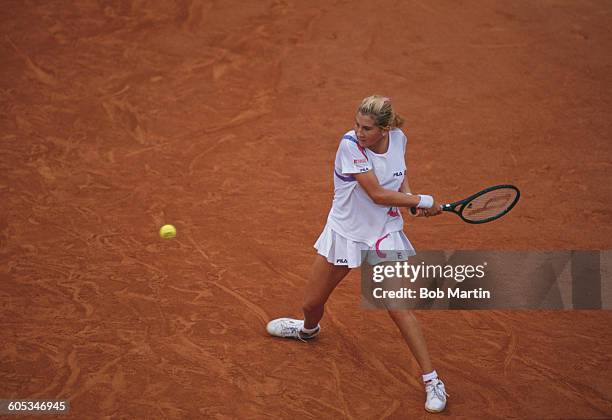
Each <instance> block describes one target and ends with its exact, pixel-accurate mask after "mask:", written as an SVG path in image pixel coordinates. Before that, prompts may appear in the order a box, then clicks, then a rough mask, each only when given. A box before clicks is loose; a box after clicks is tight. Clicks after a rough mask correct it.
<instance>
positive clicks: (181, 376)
mask: <svg viewBox="0 0 612 420" xmlns="http://www.w3.org/2000/svg"><path fill="white" fill-rule="evenodd" d="M2 9H3V10H2V12H0V25H1V26H0V27H1V28H2V29H1V31H2V37H1V39H0V58H1V63H2V64H1V66H0V72H1V77H0V89H1V107H2V113H1V114H0V118H1V120H0V125H1V127H2V130H1V133H0V136H1V140H2V141H1V143H0V152H1V160H0V174H1V175H0V198H1V200H2V206H0V209H1V213H0V259H1V261H2V262H1V265H0V274H1V276H2V281H1V282H0V317H1V318H0V319H1V326H2V344H1V345H0V376H1V378H2V380H1V381H0V399H62V400H68V401H69V402H70V406H71V411H70V414H69V415H68V416H65V418H81V419H82V418H109V419H110V418H113V419H128V418H129V419H132V418H140V419H145V418H169V419H170V418H192V419H193V418H212V419H235V418H283V419H296V418H313V419H320V418H326V419H327V418H329V419H331V418H347V419H383V418H389V419H400V418H408V419H410V418H423V417H433V415H429V414H427V413H426V412H425V411H424V410H423V402H424V397H423V390H422V384H421V382H420V373H421V372H420V371H419V369H418V366H417V364H416V362H415V361H414V359H413V358H412V356H411V355H410V353H409V351H408V348H407V347H406V345H405V344H404V343H403V342H402V340H401V336H400V334H399V332H398V331H397V329H396V328H395V326H394V324H393V323H392V321H391V320H390V319H389V317H388V315H387V314H386V313H385V312H383V311H365V310H363V309H362V308H361V307H360V301H359V272H358V271H354V272H352V273H351V274H350V275H349V277H348V278H347V279H345V281H344V282H343V283H342V284H341V285H340V286H339V288H338V289H337V290H336V292H335V293H334V295H333V296H332V298H331V300H330V302H329V304H328V307H327V313H326V317H325V318H324V319H323V322H322V327H323V329H324V333H323V334H321V336H320V337H319V338H317V340H316V341H315V342H309V343H302V342H294V341H289V340H282V339H274V338H270V337H268V336H267V334H266V331H265V325H266V322H267V321H268V320H269V319H271V318H276V317H279V316H299V315H300V305H301V299H302V295H301V291H302V288H303V287H304V285H305V283H306V281H307V278H308V275H309V270H310V266H311V264H312V261H313V258H314V255H315V251H314V249H313V248H312V245H313V243H314V242H315V240H316V238H317V236H318V235H319V233H320V232H321V230H322V228H323V226H324V225H325V220H326V217H327V213H328V211H329V208H330V205H331V199H332V197H333V179H332V176H333V159H334V154H335V152H336V149H337V146H338V141H339V140H340V138H341V136H342V135H343V134H344V133H345V132H346V131H347V130H349V129H351V128H352V125H353V117H354V112H355V109H356V107H357V105H358V104H359V101H360V100H361V98H363V97H364V96H367V95H370V94H372V93H381V94H385V95H388V96H390V97H391V98H392V100H393V102H394V106H395V108H396V109H397V110H398V111H399V112H400V113H401V114H402V115H403V116H404V117H405V119H406V125H405V128H404V131H405V133H406V135H407V136H408V139H409V145H408V154H407V161H408V165H409V169H408V173H409V177H410V183H411V186H412V189H413V190H414V191H416V192H422V193H431V194H434V195H435V196H436V197H437V198H439V199H440V201H443V202H444V201H452V200H454V199H459V198H462V197H463V196H465V195H466V194H470V193H472V192H475V191H478V190H479V189H481V188H484V187H486V186H488V185H493V184H497V183H512V184H515V185H518V186H519V187H520V188H521V190H522V198H521V201H520V202H519V204H518V206H517V207H516V208H515V209H514V210H513V211H512V213H511V214H509V215H508V216H506V217H505V218H503V219H500V220H498V221H496V222H494V223H490V224H487V225H481V226H470V225H467V224H465V223H462V222H461V221H460V220H459V219H458V218H456V217H454V216H452V215H443V216H440V217H436V218H432V219H425V218H421V219H413V218H409V217H407V216H405V217H404V219H405V220H406V225H405V232H406V234H407V235H408V237H409V238H410V240H411V241H412V243H413V244H414V246H415V247H416V249H417V250H435V249H464V250H470V249H471V250H574V249H581V250H604V249H610V248H612V224H611V223H610V217H611V216H612V210H610V209H611V208H612V183H610V177H611V172H612V153H611V147H610V141H611V138H612V119H611V118H610V115H611V111H612V103H611V97H612V95H611V94H612V54H611V51H612V32H611V30H610V27H611V25H612V3H611V2H608V1H552V0H538V1H522V0H520V1H484V0H483V1H476V0H472V1H445V0H444V1H443V0H440V1H417V0H414V1H404V2H395V1H381V2H369V1H358V2H349V1H342V0H339V1H334V2H328V1H320V0H313V1H308V2H301V1H293V0H289V1H286V0H275V1H267V0H266V1H257V2H254V1H253V2H240V1H225V2H220V1H202V2H200V1H187V0H185V1H176V2H161V1H159V2H157V1H96V2H94V1H82V2H81V1H79V2H61V1H60V2H22V1H8V2H4V4H3V8H2ZM166 223H171V224H174V225H175V226H176V227H177V229H178V236H177V237H176V238H175V239H173V240H163V239H160V238H159V236H158V233H157V231H158V229H159V227H160V226H161V225H163V224H166ZM417 316H418V318H419V319H420V320H421V322H422V325H423V328H424V330H425V335H426V338H427V341H428V344H429V347H430V352H431V354H432V358H433V360H434V365H435V367H436V369H437V370H438V372H440V373H441V374H442V375H443V378H444V380H445V382H446V386H447V390H448V392H449V394H450V398H449V403H448V407H447V410H446V411H445V412H444V413H443V414H440V415H438V416H439V417H441V418H443V417H446V418H532V419H536V418H537V419H543V418H547V419H552V418H554V419H559V418H563V419H568V418H572V419H587V418H588V419H594V418H599V419H603V418H612V381H611V379H610V372H611V371H612V359H611V357H610V354H611V353H612V338H610V334H609V332H610V331H612V314H611V313H610V311H605V310H602V311H537V310H532V311H501V310H500V311H493V310H487V311H478V310H474V311H419V313H418V315H417Z"/></svg>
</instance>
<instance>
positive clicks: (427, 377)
mask: <svg viewBox="0 0 612 420" xmlns="http://www.w3.org/2000/svg"><path fill="white" fill-rule="evenodd" d="M434 379H438V373H437V372H436V371H435V370H432V371H431V372H429V373H426V374H425V375H423V382H428V381H432V380H434Z"/></svg>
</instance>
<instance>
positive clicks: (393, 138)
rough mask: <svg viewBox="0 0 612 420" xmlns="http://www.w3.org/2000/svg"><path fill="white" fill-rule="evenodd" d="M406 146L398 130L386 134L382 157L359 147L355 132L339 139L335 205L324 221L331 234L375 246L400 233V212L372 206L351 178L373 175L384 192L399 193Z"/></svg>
mask: <svg viewBox="0 0 612 420" xmlns="http://www.w3.org/2000/svg"><path fill="white" fill-rule="evenodd" d="M406 143H407V139H406V136H405V135H404V133H403V132H402V131H401V130H400V129H398V128H396V129H393V130H391V131H390V132H389V148H388V149H387V152H386V153H383V154H377V153H374V152H372V151H371V150H370V149H367V148H363V147H361V146H359V143H358V142H357V136H356V135H355V131H354V130H351V131H349V132H348V133H346V134H345V135H344V136H343V137H342V139H341V140H340V145H339V147H338V151H337V152H336V161H335V163H334V201H333V203H332V208H331V211H330V212H329V216H328V218H327V223H328V224H329V225H330V227H331V228H332V229H333V230H334V231H336V232H337V233H339V234H340V235H342V236H344V237H345V238H348V239H350V240H353V241H356V242H364V243H366V244H368V245H369V246H374V244H375V243H376V241H377V240H378V239H380V238H381V237H383V236H385V235H386V234H387V233H391V232H397V231H400V230H402V229H403V227H404V220H403V219H402V215H401V214H400V212H399V209H398V208H397V207H389V206H382V205H378V204H376V203H374V202H373V201H372V199H371V198H370V197H369V196H368V194H367V193H366V192H365V190H364V189H363V188H361V186H360V185H359V183H358V182H357V180H356V179H355V177H354V176H353V175H352V174H356V173H361V172H368V171H374V174H375V175H376V178H378V182H379V183H380V185H381V186H382V187H383V188H385V189H388V190H393V191H399V189H400V187H401V185H402V182H403V181H404V177H405V176H406V160H405V158H404V155H405V152H406Z"/></svg>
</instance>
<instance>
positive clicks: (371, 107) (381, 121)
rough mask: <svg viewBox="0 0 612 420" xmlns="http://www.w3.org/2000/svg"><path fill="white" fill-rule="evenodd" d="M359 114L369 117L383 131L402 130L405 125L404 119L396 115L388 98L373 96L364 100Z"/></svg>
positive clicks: (358, 110) (358, 109)
mask: <svg viewBox="0 0 612 420" xmlns="http://www.w3.org/2000/svg"><path fill="white" fill-rule="evenodd" d="M357 112H359V113H360V114H363V115H369V116H370V117H372V118H373V119H374V121H375V122H376V125H377V126H378V127H380V128H383V129H389V130H390V129H393V128H400V127H401V126H402V125H403V124H404V119H403V118H402V117H400V116H399V115H398V114H396V113H395V111H394V110H393V105H392V104H391V99H390V98H387V97H386V96H381V95H372V96H368V97H367V98H364V99H363V101H361V105H359V108H357Z"/></svg>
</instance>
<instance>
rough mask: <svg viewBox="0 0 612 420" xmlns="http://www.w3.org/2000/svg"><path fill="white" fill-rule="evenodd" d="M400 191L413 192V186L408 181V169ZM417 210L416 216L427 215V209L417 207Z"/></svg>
mask: <svg viewBox="0 0 612 420" xmlns="http://www.w3.org/2000/svg"><path fill="white" fill-rule="evenodd" d="M406 166H407V165H406ZM399 191H400V192H403V193H404V194H412V188H410V183H409V182H408V170H406V174H405V175H404V180H403V181H402V185H401V186H400V189H399ZM416 211H417V213H416V214H415V215H414V216H417V217H421V216H427V214H426V212H425V209H416ZM408 214H410V215H411V216H412V215H413V214H412V213H410V212H408Z"/></svg>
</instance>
